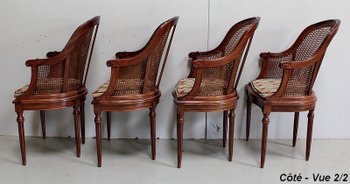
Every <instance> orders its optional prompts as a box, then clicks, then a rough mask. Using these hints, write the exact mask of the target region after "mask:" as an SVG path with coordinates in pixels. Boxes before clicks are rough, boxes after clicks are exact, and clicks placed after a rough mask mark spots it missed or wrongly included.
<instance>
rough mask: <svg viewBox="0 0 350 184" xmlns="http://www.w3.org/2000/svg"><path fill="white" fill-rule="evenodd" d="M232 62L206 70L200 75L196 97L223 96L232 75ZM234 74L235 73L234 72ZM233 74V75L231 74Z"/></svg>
mask: <svg viewBox="0 0 350 184" xmlns="http://www.w3.org/2000/svg"><path fill="white" fill-rule="evenodd" d="M232 68H233V62H230V63H228V64H226V65H224V66H221V67H215V68H214V67H213V68H206V69H204V70H203V73H202V82H201V87H200V88H199V91H198V94H197V95H198V96H217V95H224V94H225V93H226V90H227V85H228V81H229V78H230V76H231V73H232ZM234 73H235V72H234ZM232 74H233V73H232Z"/></svg>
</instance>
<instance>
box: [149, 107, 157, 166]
mask: <svg viewBox="0 0 350 184" xmlns="http://www.w3.org/2000/svg"><path fill="white" fill-rule="evenodd" d="M155 110H156V108H155V107H152V108H150V112H149V117H150V134H151V150H152V160H155V159H156V111H155Z"/></svg>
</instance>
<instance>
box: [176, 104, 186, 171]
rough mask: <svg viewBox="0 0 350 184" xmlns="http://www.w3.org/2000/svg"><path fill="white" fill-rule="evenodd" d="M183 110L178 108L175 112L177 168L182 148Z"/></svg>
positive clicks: (179, 163)
mask: <svg viewBox="0 0 350 184" xmlns="http://www.w3.org/2000/svg"><path fill="white" fill-rule="evenodd" d="M184 122H185V120H184V112H183V111H182V110H179V109H178V112H177V168H180V167H181V161H182V150H183V126H184Z"/></svg>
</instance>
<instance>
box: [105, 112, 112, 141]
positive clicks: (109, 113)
mask: <svg viewBox="0 0 350 184" xmlns="http://www.w3.org/2000/svg"><path fill="white" fill-rule="evenodd" d="M106 116H107V140H108V141H110V140H111V112H106Z"/></svg>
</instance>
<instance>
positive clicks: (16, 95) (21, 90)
mask: <svg viewBox="0 0 350 184" xmlns="http://www.w3.org/2000/svg"><path fill="white" fill-rule="evenodd" d="M28 89H29V85H25V86H23V87H21V88H20V89H17V90H16V91H15V98H17V97H20V96H22V95H23V94H24V93H25V92H26V91H27V90H28Z"/></svg>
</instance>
